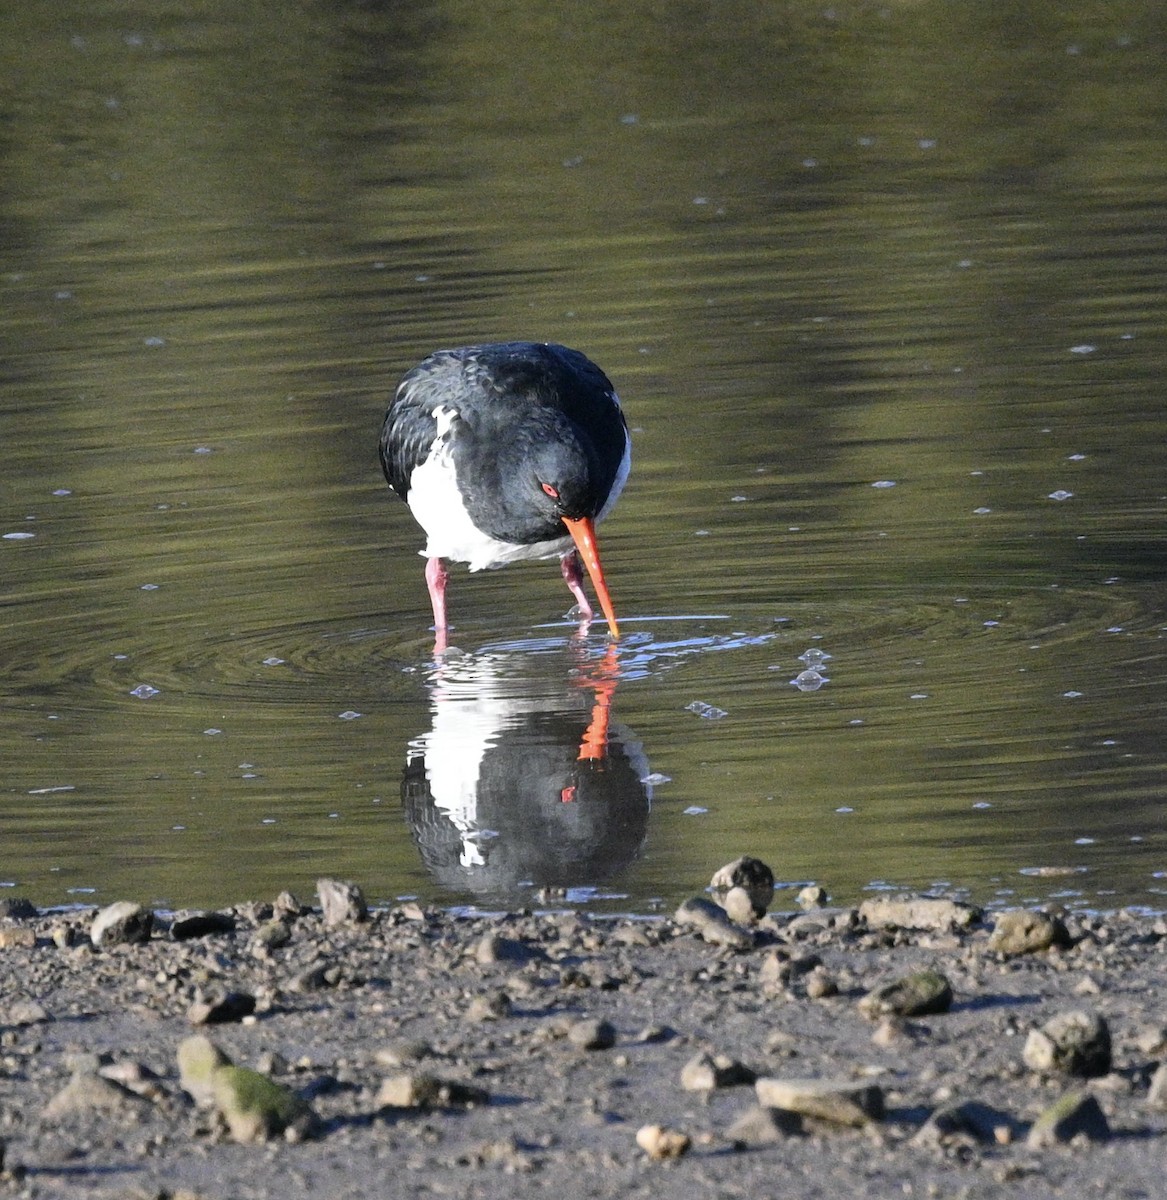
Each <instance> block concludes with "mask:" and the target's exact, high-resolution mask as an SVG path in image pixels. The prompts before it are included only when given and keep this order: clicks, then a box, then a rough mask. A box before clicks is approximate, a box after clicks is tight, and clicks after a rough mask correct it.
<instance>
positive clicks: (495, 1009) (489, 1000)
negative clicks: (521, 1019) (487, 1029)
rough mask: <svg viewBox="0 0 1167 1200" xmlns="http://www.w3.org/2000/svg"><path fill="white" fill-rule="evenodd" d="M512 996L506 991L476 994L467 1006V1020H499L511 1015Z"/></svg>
mask: <svg viewBox="0 0 1167 1200" xmlns="http://www.w3.org/2000/svg"><path fill="white" fill-rule="evenodd" d="M511 1009H512V1005H511V998H510V996H508V995H507V994H506V992H501V991H499V992H487V993H486V994H485V995H481V996H475V997H473V998H472V999H471V1001H470V1003H469V1005H467V1007H466V1020H467V1021H498V1020H500V1019H501V1018H502V1017H509V1016H510V1015H511Z"/></svg>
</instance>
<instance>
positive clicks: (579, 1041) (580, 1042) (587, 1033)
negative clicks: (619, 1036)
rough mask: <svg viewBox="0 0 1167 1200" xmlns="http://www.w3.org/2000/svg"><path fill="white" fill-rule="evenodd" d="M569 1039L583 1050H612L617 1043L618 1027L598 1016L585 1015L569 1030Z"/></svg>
mask: <svg viewBox="0 0 1167 1200" xmlns="http://www.w3.org/2000/svg"><path fill="white" fill-rule="evenodd" d="M567 1040H568V1041H569V1042H571V1044H572V1045H573V1046H578V1047H579V1048H580V1049H581V1050H610V1049H611V1048H612V1047H613V1046H614V1045H615V1044H616V1027H615V1026H614V1025H613V1024H612V1023H611V1022H610V1021H605V1020H602V1019H599V1018H596V1017H584V1018H583V1020H581V1021H576V1022H574V1024H572V1026H571V1028H570V1029H568V1031H567Z"/></svg>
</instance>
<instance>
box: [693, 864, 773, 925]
mask: <svg viewBox="0 0 1167 1200" xmlns="http://www.w3.org/2000/svg"><path fill="white" fill-rule="evenodd" d="M709 886H710V887H711V888H712V889H713V890H714V891H715V892H723V893H724V892H729V891H730V890H731V889H733V888H741V889H743V890H744V891H745V893H746V894H747V896H748V897H749V900H750V904H751V906H752V907H753V911H754V916H755V918H757V917H762V916H765V914H766V910H767V909H768V908H769V907H770V905H771V904H772V903H773V902H774V872H773V871H771V870H770V868H769V867H768V866H766V864H765V863H764V862H762V861H761V859H757V858H750V857H749V856H743V857H741V858H735V859H734V860H733V862H731V863H726V865H725V866H724V867H721V868H719V869H718V870H717V871H715V872H714V873H713V878H712V880H710V885H709Z"/></svg>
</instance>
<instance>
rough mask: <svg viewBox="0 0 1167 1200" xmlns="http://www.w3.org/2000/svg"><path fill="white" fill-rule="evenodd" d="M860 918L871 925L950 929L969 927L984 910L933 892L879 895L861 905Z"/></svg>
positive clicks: (940, 931)
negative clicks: (940, 897) (919, 894)
mask: <svg viewBox="0 0 1167 1200" xmlns="http://www.w3.org/2000/svg"><path fill="white" fill-rule="evenodd" d="M859 919H860V920H861V921H863V922H864V923H865V924H866V925H867V927H868V928H869V929H925V930H932V931H934V932H937V933H947V932H950V931H952V930H956V929H967V928H968V927H969V926H970V925H975V924H976V922H977V921H979V920H980V919H981V910H980V909H979V908H975V907H973V906H972V905H971V904H962V903H961V902H960V901H959V900H947V899H936V898H933V897H930V896H901V897H899V898H898V899H897V898H892V897H881V896H876V897H873V898H871V899H870V900H864V901H863V903H862V904H860V905H859Z"/></svg>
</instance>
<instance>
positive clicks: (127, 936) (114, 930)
mask: <svg viewBox="0 0 1167 1200" xmlns="http://www.w3.org/2000/svg"><path fill="white" fill-rule="evenodd" d="M153 928H154V914H153V913H152V912H151V911H150V910H149V909H148V908H143V907H142V905H140V904H135V903H134V902H133V901H132V900H118V901H117V902H116V903H114V904H110V905H108V906H107V907H106V908H103V909H102V910H101V911H100V912H99V913H98V914H97V916H96V917H94V918H93V924H92V925H91V926H90V927H89V939H90V941H91V942H92V943H93V944H94V945H95V946H98V947H101V946H113V945H117V944H118V943H121V942H129V943H131V944H133V943H138V942H148V941H149V940H150V931H151V930H152V929H153Z"/></svg>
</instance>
